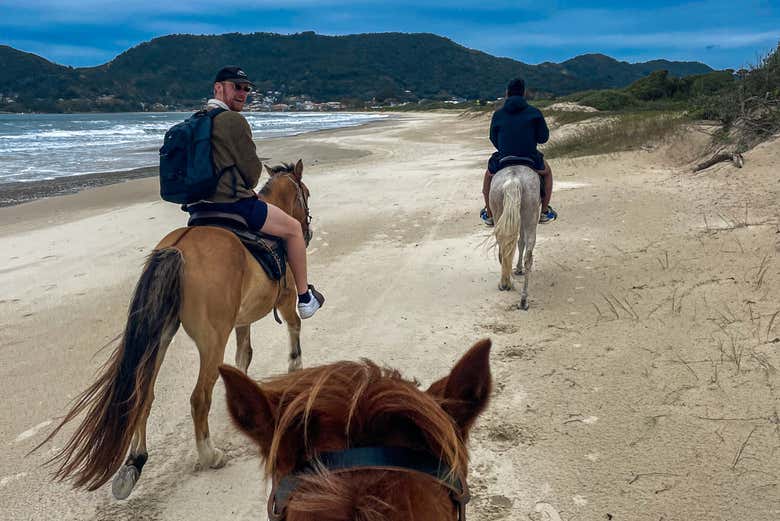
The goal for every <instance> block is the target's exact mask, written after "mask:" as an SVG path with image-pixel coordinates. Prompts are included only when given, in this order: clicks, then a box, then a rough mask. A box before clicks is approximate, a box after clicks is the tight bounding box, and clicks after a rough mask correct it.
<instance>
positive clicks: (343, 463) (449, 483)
mask: <svg viewBox="0 0 780 521" xmlns="http://www.w3.org/2000/svg"><path fill="white" fill-rule="evenodd" d="M319 469H326V470H328V471H330V472H343V471H349V470H398V471H407V472H418V473H421V474H427V475H429V476H431V477H432V478H434V479H435V480H436V481H438V482H439V483H441V484H442V485H444V486H445V487H447V488H448V489H449V490H450V496H451V497H452V499H453V501H454V502H455V503H456V504H457V506H458V518H459V519H460V520H461V521H463V520H465V506H466V503H468V501H469V499H470V496H469V491H468V487H467V486H466V482H465V481H464V480H461V479H460V478H459V477H458V476H455V475H453V474H452V472H451V470H450V467H449V466H448V465H446V464H445V463H443V462H442V461H441V460H440V459H438V458H435V457H433V456H431V455H430V454H428V453H427V452H422V451H418V450H413V449H407V448H403V447H359V448H355V449H346V450H343V451H338V452H322V453H320V454H319V455H318V457H317V458H316V459H315V460H314V461H311V462H309V463H307V464H306V465H304V466H303V467H302V468H301V469H299V470H297V471H296V472H294V473H293V474H291V475H288V476H285V477H283V478H282V479H281V480H280V481H279V483H278V484H277V485H276V486H275V487H274V491H273V492H272V493H271V497H270V498H269V502H268V517H269V519H271V520H272V521H276V520H280V519H284V510H285V507H286V505H287V503H288V502H289V500H290V496H292V494H293V492H295V489H296V488H298V485H299V484H300V479H299V478H298V476H299V475H301V474H313V473H315V472H317V471H318V470H319Z"/></svg>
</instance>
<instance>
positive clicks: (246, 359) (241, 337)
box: [236, 326, 252, 374]
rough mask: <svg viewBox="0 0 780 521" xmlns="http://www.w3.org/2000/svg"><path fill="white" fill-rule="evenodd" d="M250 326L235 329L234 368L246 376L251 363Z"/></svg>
mask: <svg viewBox="0 0 780 521" xmlns="http://www.w3.org/2000/svg"><path fill="white" fill-rule="evenodd" d="M249 328H250V326H238V327H236V367H238V368H239V369H241V370H242V371H243V372H244V374H246V372H247V370H248V369H249V364H250V363H251V362H252V339H251V338H250V331H249Z"/></svg>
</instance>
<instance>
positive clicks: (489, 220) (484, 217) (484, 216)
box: [479, 208, 493, 226]
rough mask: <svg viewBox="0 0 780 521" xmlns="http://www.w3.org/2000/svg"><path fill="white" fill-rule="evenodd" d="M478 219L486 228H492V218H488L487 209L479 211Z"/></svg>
mask: <svg viewBox="0 0 780 521" xmlns="http://www.w3.org/2000/svg"><path fill="white" fill-rule="evenodd" d="M479 218H480V219H482V222H483V223H485V224H487V225H488V226H493V218H492V217H488V213H487V208H483V209H481V210H480V211H479Z"/></svg>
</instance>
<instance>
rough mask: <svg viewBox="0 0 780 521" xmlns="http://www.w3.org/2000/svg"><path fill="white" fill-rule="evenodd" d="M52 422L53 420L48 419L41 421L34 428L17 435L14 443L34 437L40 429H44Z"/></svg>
mask: <svg viewBox="0 0 780 521" xmlns="http://www.w3.org/2000/svg"><path fill="white" fill-rule="evenodd" d="M50 424H51V420H46V421H45V422H41V423H39V424H38V425H36V426H35V427H33V428H32V429H27V430H26V431H24V432H23V433H21V434H20V435H19V436H17V437H16V439H15V440H14V443H19V442H20V441H24V440H26V439H28V438H32V437H33V436H35V435H36V434H38V431H39V430H41V429H43V428H44V427H47V426H49V425H50Z"/></svg>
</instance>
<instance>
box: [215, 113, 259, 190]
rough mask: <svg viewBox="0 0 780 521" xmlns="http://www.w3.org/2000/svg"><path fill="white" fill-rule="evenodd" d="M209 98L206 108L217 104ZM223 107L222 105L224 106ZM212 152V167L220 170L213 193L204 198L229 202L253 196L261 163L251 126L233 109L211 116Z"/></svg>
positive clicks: (217, 170) (216, 170)
mask: <svg viewBox="0 0 780 521" xmlns="http://www.w3.org/2000/svg"><path fill="white" fill-rule="evenodd" d="M212 101H216V100H209V105H208V108H214V107H216V106H220V104H213V103H212ZM223 108H224V107H223ZM211 152H212V156H213V157H212V159H213V162H214V171H215V172H217V173H220V172H222V175H221V177H220V179H219V183H218V184H217V189H216V191H215V192H214V195H212V196H211V197H209V198H208V199H206V200H207V201H211V202H213V203H232V202H235V201H238V200H239V199H246V198H247V197H255V196H256V193H255V190H254V188H255V187H256V186H257V183H258V181H259V180H260V174H261V173H262V171H263V164H262V163H261V162H260V159H259V158H258V157H257V152H256V150H255V142H254V141H252V129H251V128H250V127H249V123H248V122H247V120H246V119H245V118H244V116H242V115H241V114H239V113H238V112H234V111H232V110H226V111H225V112H222V113H221V114H218V115H217V116H216V117H215V118H214V122H213V124H212V127H211Z"/></svg>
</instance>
